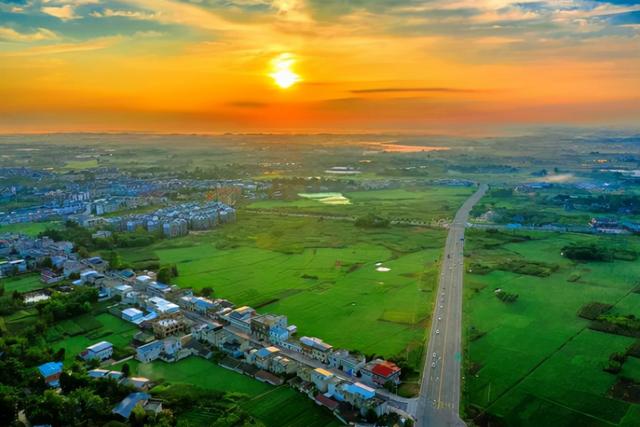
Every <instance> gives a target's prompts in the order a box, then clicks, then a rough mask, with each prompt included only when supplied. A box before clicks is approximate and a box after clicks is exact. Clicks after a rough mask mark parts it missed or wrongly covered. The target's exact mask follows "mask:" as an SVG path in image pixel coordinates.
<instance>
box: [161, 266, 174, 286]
mask: <svg viewBox="0 0 640 427" xmlns="http://www.w3.org/2000/svg"><path fill="white" fill-rule="evenodd" d="M172 277H173V273H172V272H171V267H170V266H167V265H165V266H163V267H160V270H158V282H161V283H166V284H170V283H171V279H172Z"/></svg>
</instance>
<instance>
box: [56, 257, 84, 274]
mask: <svg viewBox="0 0 640 427" xmlns="http://www.w3.org/2000/svg"><path fill="white" fill-rule="evenodd" d="M84 268H85V266H84V264H83V263H81V262H80V261H75V260H71V259H70V260H67V261H65V262H64V264H63V266H62V274H64V277H69V276H71V275H72V274H80V272H81V271H82V270H84Z"/></svg>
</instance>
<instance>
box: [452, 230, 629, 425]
mask: <svg viewBox="0 0 640 427" xmlns="http://www.w3.org/2000/svg"><path fill="white" fill-rule="evenodd" d="M620 239H624V240H623V241H621V240H620ZM596 242H598V244H604V245H610V246H611V247H613V248H614V249H615V250H623V249H624V250H635V251H638V249H639V248H640V240H639V239H638V238H635V237H624V238H608V237H602V236H600V237H594V236H584V235H572V234H544V235H543V234H542V233H539V234H526V235H525V234H511V233H509V234H507V233H498V232H481V231H470V232H469V233H468V237H467V248H466V254H465V255H466V256H467V257H468V259H467V264H466V268H467V273H466V275H465V304H464V308H465V313H464V321H465V331H466V334H465V335H466V337H465V341H466V354H465V372H466V373H465V378H466V380H465V384H464V389H463V393H464V399H465V403H466V411H467V415H469V416H475V415H478V414H481V413H484V414H488V415H490V416H491V417H496V418H501V419H502V420H503V421H504V423H505V424H506V425H519V426H532V427H533V426H542V425H553V426H576V425H581V426H583V425H585V426H586V425H588V426H632V425H638V423H639V420H640V406H639V405H637V404H634V403H631V402H628V401H625V400H622V399H620V398H619V397H614V396H613V395H612V387H613V386H614V384H616V383H617V382H618V380H619V379H620V378H622V377H628V378H631V379H633V380H635V381H640V362H639V360H638V359H636V358H634V357H631V356H630V357H628V358H627V360H626V361H625V362H624V364H623V366H622V370H621V371H620V372H619V373H609V372H605V371H604V370H603V368H605V367H606V366H607V364H608V363H609V360H610V356H611V355H612V353H616V352H619V353H625V352H627V351H628V350H629V348H630V347H631V346H632V345H633V344H634V343H635V342H636V338H633V337H630V336H623V335H622V334H613V333H604V332H599V331H597V330H594V329H592V328H590V326H591V325H592V324H591V323H590V320H587V319H585V318H581V317H579V316H578V312H579V311H580V309H581V308H582V307H583V306H585V305H587V304H589V303H591V302H599V303H605V304H611V305H613V307H612V308H611V310H610V313H612V314H614V315H620V316H626V315H633V316H638V315H640V304H639V303H640V294H637V293H635V292H634V291H635V290H636V286H637V284H638V277H639V275H640V264H639V263H638V262H636V261H633V260H630V261H623V260H619V259H612V260H610V261H608V262H605V261H598V262H595V261H590V262H576V261H573V260H571V259H568V258H567V257H565V256H563V255H562V253H563V250H565V248H566V247H568V246H570V245H589V244H592V243H596ZM497 289H500V290H501V291H502V292H506V293H509V294H515V295H517V297H516V300H515V301H513V302H505V301H503V300H501V299H500V298H497V297H496V296H497V293H496V290H497Z"/></svg>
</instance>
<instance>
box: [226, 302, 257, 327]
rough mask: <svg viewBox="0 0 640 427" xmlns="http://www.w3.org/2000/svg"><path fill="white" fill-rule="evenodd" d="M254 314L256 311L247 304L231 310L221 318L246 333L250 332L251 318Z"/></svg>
mask: <svg viewBox="0 0 640 427" xmlns="http://www.w3.org/2000/svg"><path fill="white" fill-rule="evenodd" d="M255 315H256V311H255V310H254V309H253V308H251V307H248V306H243V307H239V308H236V309H235V310H231V311H230V312H229V313H228V314H226V315H224V316H223V318H224V319H225V320H226V321H227V322H229V324H230V325H231V326H234V327H236V328H238V329H240V330H241V331H242V332H245V333H247V334H250V333H251V319H252V318H253V317H254V316H255Z"/></svg>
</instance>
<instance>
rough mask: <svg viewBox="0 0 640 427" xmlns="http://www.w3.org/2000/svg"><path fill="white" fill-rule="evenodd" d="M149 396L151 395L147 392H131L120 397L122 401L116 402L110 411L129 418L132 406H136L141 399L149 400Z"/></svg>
mask: <svg viewBox="0 0 640 427" xmlns="http://www.w3.org/2000/svg"><path fill="white" fill-rule="evenodd" d="M150 397H151V396H149V395H148V394H147V393H131V394H130V395H129V396H127V397H125V398H124V399H122V401H121V402H120V403H118V404H117V405H116V407H115V408H113V411H111V412H113V413H114V414H118V415H120V416H122V417H124V418H129V416H130V415H131V411H133V408H135V407H136V405H137V404H138V402H140V401H141V400H149V398H150Z"/></svg>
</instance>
